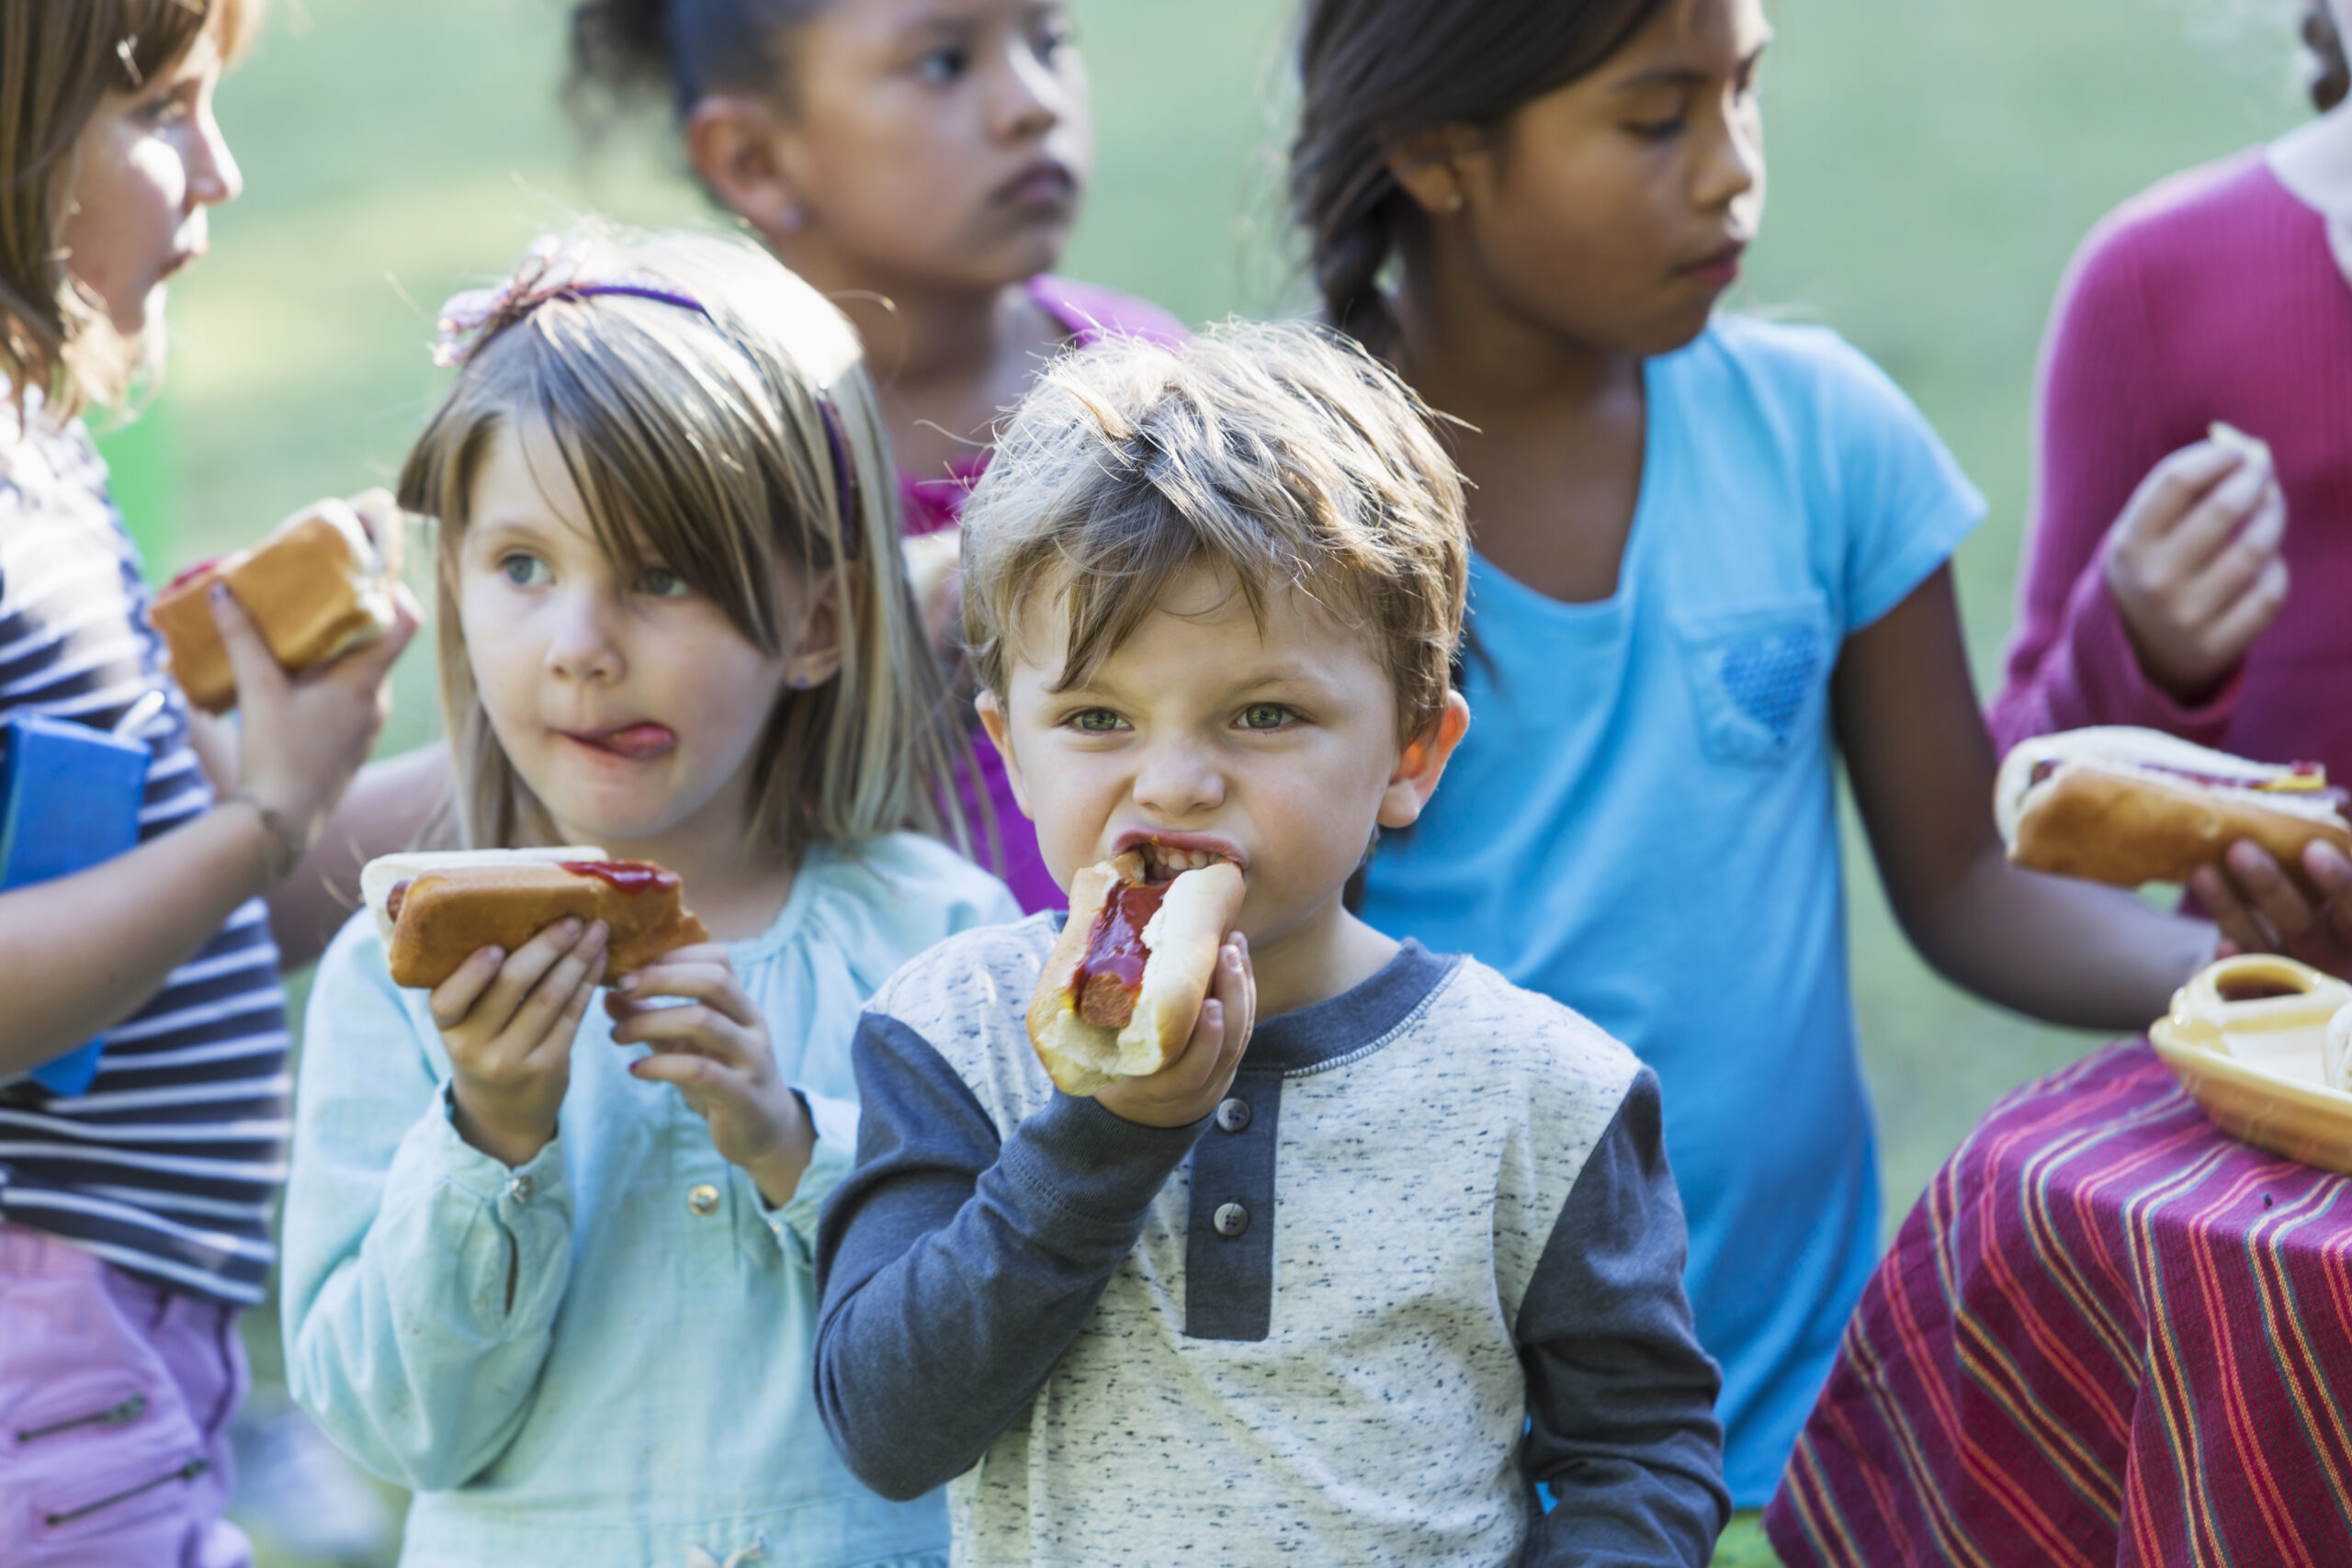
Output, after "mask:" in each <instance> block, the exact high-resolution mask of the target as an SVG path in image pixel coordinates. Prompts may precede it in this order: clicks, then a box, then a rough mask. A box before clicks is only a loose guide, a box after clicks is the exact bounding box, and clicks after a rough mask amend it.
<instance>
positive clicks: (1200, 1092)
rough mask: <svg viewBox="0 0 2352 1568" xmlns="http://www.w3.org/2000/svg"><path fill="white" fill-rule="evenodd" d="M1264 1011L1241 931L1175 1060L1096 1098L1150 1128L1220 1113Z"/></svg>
mask: <svg viewBox="0 0 2352 1568" xmlns="http://www.w3.org/2000/svg"><path fill="white" fill-rule="evenodd" d="M1257 1013H1258V981H1257V977H1256V976H1255V975H1254V974H1253V973H1252V972H1251V970H1250V940H1249V938H1247V937H1245V936H1243V935H1242V934H1241V933H1240V932H1239V931H1235V932H1233V933H1232V934H1231V935H1230V936H1228V937H1227V938H1226V939H1225V945H1224V946H1223V947H1220V948H1218V949H1217V953H1216V973H1215V974H1214V975H1212V976H1210V979H1209V995H1208V999H1207V1000H1206V1001H1204V1002H1203V1003H1202V1004H1201V1016H1200V1018H1199V1019H1198V1020H1197V1021H1195V1022H1194V1023H1193V1037H1192V1038H1191V1039H1190V1040H1188V1041H1186V1042H1185V1043H1184V1049H1183V1052H1182V1055H1179V1056H1178V1057H1177V1058H1176V1059H1175V1060H1174V1061H1172V1062H1170V1063H1169V1064H1168V1066H1164V1067H1162V1068H1160V1069H1159V1071H1158V1072H1156V1073H1153V1074H1151V1075H1150V1076H1148V1077H1139V1078H1121V1079H1120V1080H1119V1081H1118V1082H1116V1083H1114V1084H1113V1085H1111V1087H1110V1088H1108V1089H1104V1090H1103V1092H1102V1093H1100V1094H1098V1095H1096V1096H1095V1097H1094V1100H1095V1103H1096V1104H1098V1105H1100V1106H1102V1107H1103V1110H1105V1111H1109V1112H1110V1113H1111V1114H1112V1115H1114V1116H1116V1117H1118V1118H1120V1119H1121V1120H1122V1121H1126V1122H1136V1124H1138V1125H1140V1126H1145V1127H1187V1126H1190V1125H1191V1124H1192V1123H1193V1122H1197V1121H1199V1120H1200V1119H1201V1118H1202V1117H1204V1116H1206V1115H1207V1114H1208V1113H1209V1112H1210V1111H1214V1110H1216V1106H1217V1101H1219V1100H1223V1099H1224V1098H1225V1093H1226V1090H1227V1089H1231V1088H1232V1087H1233V1075H1234V1073H1235V1072H1236V1071H1237V1070H1238V1068H1239V1067H1240V1066H1241V1053H1242V1052H1243V1051H1245V1050H1246V1049H1248V1048H1249V1044H1250V1026H1251V1025H1252V1024H1253V1023H1254V1022H1255V1021H1256V1020H1257Z"/></svg>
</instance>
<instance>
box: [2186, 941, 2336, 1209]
mask: <svg viewBox="0 0 2352 1568" xmlns="http://www.w3.org/2000/svg"><path fill="white" fill-rule="evenodd" d="M2347 1007H2352V986H2347V985H2346V984H2345V983H2344V982H2343V981H2341V980H2338V979H2336V978H2335V977H2334V976H2330V975H2324V974H2322V973H2321V972H2320V971H2319V970H2316V969H2313V968H2311V967H2309V966H2308V965H2306V964H2298V963H2296V962H2295V961H2294V960H2293V959H2291V958H2278V957H2273V956H2271V955H2269V954H2267V953H2249V954H2247V955H2245V956H2244V957H2240V958H2225V959H2223V960H2222V962H2220V963H2219V964H2213V965H2212V966H2211V967H2210V968H2208V969H2205V970H2202V971H2200V972H2199V974H2198V975H2197V976H2195V977H2194V978H2192V979H2191V980H2190V981H2189V982H2188V985H2186V986H2183V987H2181V988H2180V989H2179V990H2178V991H2177V992H2175V993H2174V994H2173V998H2172V1012H2171V1014H2170V1015H2169V1016H2167V1017H2165V1018H2162V1019H2159V1020H2158V1021H2156V1024H2155V1026H2154V1028H2152V1029H2150V1030H2149V1031H2148V1038H2149V1040H2150V1041H2151V1042H2153V1043H2154V1045H2155V1048H2156V1055H2159V1056H2161V1057H2163V1058H2164V1060H2165V1066H2168V1067H2170V1068H2171V1069H2172V1070H2173V1074H2174V1076H2175V1077H2178V1078H2179V1079H2180V1087H2181V1088H2183V1089H2187V1090H2188V1094H2189V1097H2190V1098H2191V1099H2193V1100H2196V1101H2197V1103H2198V1104H2199V1105H2200V1106H2202V1107H2204V1109H2205V1114H2206V1115H2207V1116H2209V1117H2211V1119H2212V1122H2213V1124H2214V1125H2215V1126H2217V1127H2219V1128H2221V1129H2222V1132H2224V1133H2227V1134H2230V1136H2232V1137H2233V1138H2237V1139H2241V1140H2243V1141H2244V1142H2245V1143H2249V1144H2252V1145H2254V1146H2255V1147H2256V1148H2259V1149H2268V1150H2269V1151H2270V1152H2271V1153H2273V1154H2278V1155H2284V1156H2287V1157H2288V1158H2289V1159H2291V1160H2294V1161H2296V1162H2298V1163H2299V1164H2302V1165H2308V1166H2314V1167H2316V1168H2319V1169H2321V1170H2332V1171H2335V1172H2337V1173H2339V1174H2341V1175H2346V1176H2352V1094H2346V1093H2345V1092H2344V1091H2343V1090H2341V1089H2331V1088H2329V1087H2328V1072H2327V1062H2328V1053H2329V1049H2330V1043H2329V1033H2330V1031H2329V1029H2328V1024H2329V1022H2330V1021H2331V1020H2333V1019H2334V1018H2335V1015H2336V1014H2337V1013H2338V1012H2339V1011H2342V1010H2345V1009H2346V1008H2347ZM2334 1048H2335V1052H2336V1054H2337V1055H2338V1056H2339V1057H2340V1056H2341V1055H2343V1054H2344V1053H2345V1052H2346V1050H2347V1049H2348V1048H2352V1013H2347V1014H2346V1027H2345V1028H2343V1029H2339V1030H2337V1031H2335V1043H2334Z"/></svg>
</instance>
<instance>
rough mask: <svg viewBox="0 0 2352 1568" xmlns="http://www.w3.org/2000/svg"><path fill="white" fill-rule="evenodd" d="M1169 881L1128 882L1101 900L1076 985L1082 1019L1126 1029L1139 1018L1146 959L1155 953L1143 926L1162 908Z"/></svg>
mask: <svg viewBox="0 0 2352 1568" xmlns="http://www.w3.org/2000/svg"><path fill="white" fill-rule="evenodd" d="M1169 886H1170V885H1169V884H1167V883H1164V882H1130V883H1128V884H1126V885H1125V886H1122V887H1120V888H1119V889H1118V891H1116V892H1115V893H1114V894H1112V896H1111V897H1108V898H1106V899H1104V900H1103V908H1102V911H1101V913H1099V914H1097V915H1096V916H1095V917H1094V930H1093V931H1092V933H1091V935H1090V936H1089V938H1088V942H1087V949H1086V961H1085V962H1084V963H1083V964H1080V965H1079V966H1078V978H1077V981H1076V984H1075V986H1074V987H1073V988H1074V989H1075V990H1076V992H1077V995H1078V1016H1079V1017H1080V1018H1081V1019H1084V1020H1085V1021H1087V1022H1089V1023H1091V1024H1094V1025H1097V1026H1098V1027H1100V1028H1103V1029H1125V1027H1126V1026H1127V1022H1128V1021H1129V1020H1131V1019H1133V1018H1134V1017H1135V1015H1136V995H1137V993H1139V992H1140V991H1141V990H1142V989H1143V966H1144V961H1145V960H1146V959H1148V958H1149V957H1150V956H1151V950H1150V949H1148V948H1147V947H1145V946H1144V944H1143V929H1144V927H1146V926H1148V925H1149V924H1150V923H1151V918H1152V916H1154V915H1156V914H1158V913H1159V903H1160V900H1161V899H1163V898H1165V897H1168V888H1169Z"/></svg>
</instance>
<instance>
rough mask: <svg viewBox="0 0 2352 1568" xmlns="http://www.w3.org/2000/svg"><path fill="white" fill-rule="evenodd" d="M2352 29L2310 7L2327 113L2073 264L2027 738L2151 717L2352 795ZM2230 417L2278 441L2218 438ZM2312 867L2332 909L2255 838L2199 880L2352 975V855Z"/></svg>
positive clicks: (2052, 359) (2258, 939) (2029, 655)
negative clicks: (2298, 766)
mask: <svg viewBox="0 0 2352 1568" xmlns="http://www.w3.org/2000/svg"><path fill="white" fill-rule="evenodd" d="M2346 28H2352V0H2303V6H2302V37H2303V40H2304V43H2305V45H2306V49H2307V51H2308V53H2307V58H2308V60H2309V62H2310V64H2311V71H2310V85H2311V95H2312V103H2313V105H2314V106H2315V107H2317V108H2318V109H2319V110H2320V111H2321V113H2320V116H2319V118H2316V119H2313V120H2312V121H2311V122H2310V123H2308V124H2306V125H2304V126H2301V127H2300V128H2299V129H2297V130H2291V131H2290V132H2288V133H2287V134H2286V135H2285V136H2282V137H2280V138H2279V139H2278V141H2274V142H2272V143H2270V144H2269V145H2268V146H2267V147H2260V148H2256V149H2253V150H2251V151H2249V152H2242V153H2239V154H2238V155H2237V156H2235V157H2233V158H2228V159H2225V160H2223V161H2222V162H2221V163H2219V164H2210V165H2208V166H2206V167H2204V168H2199V169H2191V170H2189V171H2188V172H2187V173H2186V174H2181V175H2175V176H2173V177H2172V178H2170V179H2167V180H2165V181H2164V182H2163V183H2162V184H2160V185H2158V186H2155V188H2154V189H2153V190H2150V191H2148V192H2146V193H2144V194H2143V195H2141V196H2139V197H2134V198H2133V199H2131V201H2129V202H2127V203H2125V204H2124V205H2123V206H2122V207H2121V208H2120V209H2118V210H2117V211H2116V212H2114V213H2113V214H2112V215H2111V216H2109V218H2108V219H2107V220H2105V221H2104V222H2102V223H2101V224H2100V225H2099V227H2098V230H2097V231H2094V232H2093V233H2092V235H2091V237H2090V239H2089V240H2088V241H2086V243H2085V244H2084V246H2083V249H2082V251H2081V253H2080V254H2078V255H2076V256H2075V263H2074V266H2073V268H2072V270H2071V271H2070V272H2069V274H2068V276H2067V280H2066V283H2065V286H2064V288H2063V290H2062V291H2061V294H2060V298H2059V301H2058V307H2057V311H2056V314H2055V316H2054V318H2053V319H2052V323H2051V328H2050V336H2049V341H2048V344H2047V346H2046V348H2045V350H2044V356H2045V357H2044V363H2043V367H2042V384H2041V429H2040V432H2039V440H2038V442H2037V450H2038V453H2039V457H2040V471H2039V475H2038V478H2037V482H2036V488H2035V496H2034V515H2033V525H2032V532H2031V534H2030V542H2029V543H2028V545H2027V547H2026V552H2025V559H2024V562H2023V565H2022V569H2021V573H2020V578H2019V582H2018V597H2019V601H2020V609H2019V615H2018V630H2017V635H2016V637H2015V638H2014V640H2013V641H2012V642H2011V643H2010V646H2009V660H2008V678H2007V682H2006V684H2005V685H2004V686H2003V688H2002V691H2001V694H2000V695H1999V696H1998V697H1997V698H1996V699H1995V701H1994V704H1993V707H1992V720H1993V728H1994V733H1995V734H1996V736H1997V737H1998V739H1999V740H2000V743H2001V744H2002V746H2003V747H2005V748H2006V747H2008V746H2013V745H2015V744H2016V743H2017V742H2018V741H2019V740H2022V739H2025V738H2027V737H2028V736H2031V735H2040V734H2044V733H2047V732H2049V731H2051V730H2056V729H2073V728H2077V727H2079V726H2083V725H2089V724H2134V725H2142V726H2145V727H2147V728H2153V729H2162V730H2166V731H2169V732H2170V733H2172V734H2175V735H2177V736H2180V737H2181V738H2183V739H2188V740H2193V741H2196V742H2198V743H2199V745H2205V746H2215V747H2219V748H2221V749H2222V750H2226V751H2233V752H2236V753H2238V754H2240V755H2242V756H2247V757H2255V758H2259V759H2261V760H2263V761H2278V762H2286V761H2301V760H2310V761H2319V762H2324V763H2325V764H2326V765H2327V768H2328V770H2329V772H2330V773H2332V774H2333V775H2334V776H2335V777H2336V778H2338V779H2345V780H2352V616H2347V615H2346V614H2345V613H2344V604H2345V602H2346V599H2347V598H2352V105H2347V104H2346V89H2347V87H2352V72H2347V69H2346V57H2345V49H2344V39H2345V36H2346ZM2217 420H2219V421H2223V422H2226V423H2229V424H2232V425H2234V426H2236V427H2237V428H2239V429H2241V430H2243V431H2245V432H2247V433H2248V434H2252V435H2254V436H2256V438H2258V439H2259V440H2260V441H2262V442H2264V443H2266V444H2267V447H2268V450H2267V452H2245V451H2243V450H2240V449H2238V448H2237V447H2235V446H2233V445H2227V444H2217V443H2215V442H2212V441H2210V440H2208V439H2207V432H2208V430H2209V429H2210V427H2211V425H2212V423H2213V422H2215V421H2217ZM2290 585H2291V586H2290ZM2300 869H2301V870H2302V871H2303V873H2304V874H2306V875H2308V876H2309V877H2310V878H2311V880H2312V884H2313V885H2314V886H2315V887H2316V888H2317V889H2318V890H2319V891H2321V892H2322V893H2324V895H2326V902H2325V904H2324V907H2318V908H2315V907H2314V904H2313V902H2312V900H2311V899H2310V898H2309V897H2306V896H2305V894H2304V893H2303V892H2302V891H2301V890H2299V889H2298V887H2297V886H2296V885H2295V883H2293V882H2291V881H2290V880H2289V878H2288V875H2287V874H2286V871H2285V869H2284V868H2282V867H2280V866H2279V865H2278V863H2276V862H2274V861H2273V860H2272V859H2271V858H2270V857H2269V856H2268V855H2267V854H2266V853H2264V852H2262V851H2261V850H2260V849H2259V848H2257V847H2256V846H2255V845H2253V844H2250V843H2241V844H2238V845H2236V846H2234V847H2233V849H2232V850H2231V852H2230V854H2229V859H2228V870H2229V873H2230V874H2229V875H2227V876H2224V875H2223V874H2222V873H2221V871H2219V870H2218V869H2209V870H2207V871H2204V872H2200V873H2199V874H2198V876H2197V877H2196V878H2195V880H2194V881H2193V882H2192V883H2191V885H2190V886H2191V891H2193V892H2194V893H2195V894H2196V896H2197V899H2198V902H2199V904H2200V905H2202V906H2203V908H2205V910H2206V911H2207V912H2208V913H2210V914H2211V915H2212V916H2213V917H2214V919H2216V920H2218V921H2219V922H2220V923H2221V926H2222V931H2223V932H2224V934H2225V935H2226V936H2228V937H2229V939H2230V940H2231V942H2233V943H2234V944H2235V945H2238V946H2241V947H2248V948H2252V947H2263V946H2278V947H2282V948H2284V949H2285V950H2286V951H2289V952H2291V953H2295V954H2297V955H2298V956H2300V957H2302V958H2306V959H2308V960H2310V961H2311V962H2312V963H2314V964H2320V965H2322V966H2324V967H2326V968H2329V969H2333V970H2335V971H2337V972H2338V973H2344V972H2346V970H2347V967H2352V861H2347V860H2346V858H2345V857H2344V855H2343V854H2341V853H2340V852H2337V851H2336V850H2335V849H2334V848H2333V847H2332V846H2330V845H2326V844H2314V845H2312V847H2311V848H2310V849H2309V850H2307V851H2306V852H2304V856H2303V865H2302V866H2301V868H2300Z"/></svg>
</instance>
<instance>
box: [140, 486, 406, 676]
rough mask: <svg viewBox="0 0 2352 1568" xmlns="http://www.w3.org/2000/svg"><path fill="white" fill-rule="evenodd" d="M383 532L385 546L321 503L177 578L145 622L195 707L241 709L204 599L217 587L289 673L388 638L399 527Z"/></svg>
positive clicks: (341, 510) (351, 517)
mask: <svg viewBox="0 0 2352 1568" xmlns="http://www.w3.org/2000/svg"><path fill="white" fill-rule="evenodd" d="M386 533H387V535H388V537H387V538H385V539H384V540H383V541H381V542H380V544H379V541H378V540H376V539H375V538H373V537H371V536H369V534H368V530H367V528H366V527H365V526H364V525H362V524H361V523H360V521H359V519H358V517H357V515H356V513H353V512H352V510H351V509H350V508H349V507H347V506H345V505H343V504H341V503H340V502H336V503H334V504H329V505H322V506H320V507H317V508H315V509H313V510H312V511H310V512H306V513H300V515H298V516H296V517H294V518H293V519H291V520H290V521H288V522H287V523H286V524H284V525H282V526H280V527H279V528H278V529H277V531H276V532H275V533H273V534H271V535H270V536H269V537H267V538H266V539H264V540H263V541H262V542H261V543H260V544H258V545H255V546H254V547H252V548H251V549H246V550H239V551H237V552H235V553H234V554H232V555H226V556H221V557H220V558H217V559H214V560H209V561H203V562H199V563H198V565H196V566H192V567H190V568H188V570H186V571H184V572H182V573H180V574H179V576H177V577H175V578H174V579H173V580H172V581H170V582H169V583H168V584H166V585H165V586H164V590H163V592H160V593H158V594H156V595H155V598H154V602H153V604H150V605H149V606H148V610H147V616H148V619H150V620H152V621H153V622H154V624H155V629H156V630H157V631H159V632H161V633H163V634H164V643H165V644H166V645H168V646H169V648H170V649H171V654H172V673H173V674H174V675H175V676H176V677H177V678H178V680H179V683H180V689H181V690H183V691H185V692H186V693H187V697H188V701H190V702H192V703H194V704H195V705H197V706H198V707H200V708H202V709H203V710H204V711H205V712H207V713H226V712H227V711H228V710H229V709H231V708H232V707H235V706H236V705H237V681H236V676H235V675H234V674H233V673H232V671H230V669H229V650H228V649H226V648H224V647H222V646H221V643H220V632H219V631H217V630H216V629H215V628H214V626H213V625H212V606H211V605H210V604H209V603H207V601H206V596H205V595H206V590H208V589H209V588H210V587H211V586H212V584H213V583H214V582H215V581H225V582H226V583H227V584H228V585H229V592H232V593H233V594H235V595H236V596H237V603H238V604H242V605H243V606H244V607H245V611H246V613H247V614H248V615H252V616H253V618H254V625H255V626H258V627H260V628H261V635H262V640H263V641H265V642H266V643H267V644H268V645H269V651H270V652H271V653H273V654H275V655H277V661H278V662H279V663H280V664H283V665H284V666H286V668H287V669H288V670H291V671H301V670H307V669H309V668H310V667H311V665H314V664H323V663H325V662H326V661H327V660H330V659H333V658H334V657H335V656H336V655H338V654H342V653H345V652H348V651H349V650H351V649H355V648H357V647H358V646H360V645H361V644H362V643H367V642H372V641H374V640H375V639H376V638H378V637H381V636H383V635H384V634H385V633H386V632H388V631H390V630H391V628H392V623H393V621H394V619H395V618H396V616H397V611H396V610H395V609H394V606H393V603H392V585H393V583H395V582H396V581H399V576H400V534H399V530H398V528H397V527H392V528H388V529H387V530H386Z"/></svg>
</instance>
